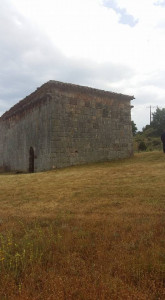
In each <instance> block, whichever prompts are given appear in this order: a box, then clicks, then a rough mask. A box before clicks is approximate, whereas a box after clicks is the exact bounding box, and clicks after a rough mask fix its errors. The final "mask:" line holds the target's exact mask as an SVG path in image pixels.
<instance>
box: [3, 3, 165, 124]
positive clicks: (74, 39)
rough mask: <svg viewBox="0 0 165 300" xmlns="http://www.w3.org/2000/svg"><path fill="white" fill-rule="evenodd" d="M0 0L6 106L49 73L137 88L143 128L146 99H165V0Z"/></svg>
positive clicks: (107, 85) (121, 89) (65, 78)
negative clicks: (142, 110) (142, 109)
mask: <svg viewBox="0 0 165 300" xmlns="http://www.w3.org/2000/svg"><path fill="white" fill-rule="evenodd" d="M0 1H1V2H2V3H1V11H0V44H1V48H0V64H1V71H0V99H1V100H0V103H2V101H3V103H4V101H6V103H7V104H6V107H7V105H9V103H10V104H12V103H14V101H17V100H19V98H20V97H23V96H25V95H26V94H28V93H29V92H31V91H33V90H34V89H35V88H36V86H39V85H40V84H42V83H44V82H45V81H47V80H49V79H56V80H61V81H67V82H73V83H77V84H82V85H89V86H93V87H96V88H104V89H109V90H112V91H116V92H121V93H126V94H131V95H135V97H136V100H135V101H134V106H135V108H134V109H133V112H134V113H133V117H135V119H136V120H137V125H138V127H139V128H141V127H142V125H143V126H144V125H145V123H146V122H148V121H147V120H148V118H147V117H146V119H145V114H144V113H142V112H141V107H143V108H145V107H146V106H147V105H148V104H149V103H150V102H151V104H152V105H153V106H154V105H160V106H163V101H164V100H163V99H164V98H165V88H164V74H165V60H164V53H165V42H164V33H165V32H164V31H165V22H164V19H165V7H164V6H163V4H164V2H163V0H162V1H161V0H157V1H156V0H143V1H136V0H83V1H82V0H47V1H44V0H28V1H27V0H0ZM105 2H106V5H105ZM122 17H123V18H125V19H123V20H122V19H121V18H122ZM130 17H131V18H132V19H129V18H130ZM134 20H138V22H137V21H136V22H134ZM131 22H133V23H131ZM122 23H124V24H122ZM4 24H5V26H4ZM131 24H132V25H131ZM131 26H132V27H131ZM3 109H4V105H3ZM0 110H1V111H2V108H1V107H0ZM144 111H145V109H144ZM146 114H147V113H146ZM142 115H143V116H144V117H143V120H141V119H142V118H141V116H142ZM146 116H147V115H146Z"/></svg>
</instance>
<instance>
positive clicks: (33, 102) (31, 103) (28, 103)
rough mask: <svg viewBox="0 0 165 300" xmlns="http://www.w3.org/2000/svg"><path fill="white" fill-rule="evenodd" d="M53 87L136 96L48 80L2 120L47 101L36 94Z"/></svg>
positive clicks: (82, 91)
mask: <svg viewBox="0 0 165 300" xmlns="http://www.w3.org/2000/svg"><path fill="white" fill-rule="evenodd" d="M53 87H56V88H57V90H60V91H63V92H65V91H66V90H68V89H69V90H70V91H77V92H80V93H92V94H95V95H99V96H100V95H101V96H109V95H113V96H115V97H124V98H126V99H130V100H133V99H134V96H129V95H124V94H121V93H114V92H110V91H105V90H100V89H96V88H93V87H88V86H82V85H77V84H73V83H66V82H61V81H56V80H49V81H48V82H46V83H44V84H42V85H41V86H40V87H38V88H37V89H36V90H35V91H34V92H32V93H31V94H30V95H28V96H26V97H25V98H24V99H22V100H20V101H19V102H17V103H16V104H15V105H14V106H12V107H11V108H10V109H9V110H8V111H6V112H5V113H4V114H3V115H2V116H1V117H0V120H6V119H8V118H10V117H12V116H13V115H16V114H19V113H20V112H22V111H24V110H26V109H28V108H29V107H31V106H35V105H36V103H39V100H40V101H41V100H42V101H43V100H44V101H46V100H47V99H46V98H45V99H44V98H43V97H40V98H39V99H35V96H38V95H39V94H40V96H42V92H43V91H44V90H46V89H47V90H49V89H51V88H53Z"/></svg>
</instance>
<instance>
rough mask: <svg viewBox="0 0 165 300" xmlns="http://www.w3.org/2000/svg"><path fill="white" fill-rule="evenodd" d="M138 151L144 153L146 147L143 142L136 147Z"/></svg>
mask: <svg viewBox="0 0 165 300" xmlns="http://www.w3.org/2000/svg"><path fill="white" fill-rule="evenodd" d="M138 150H139V151H146V150H147V146H146V144H145V142H144V141H141V142H140V143H139V145H138Z"/></svg>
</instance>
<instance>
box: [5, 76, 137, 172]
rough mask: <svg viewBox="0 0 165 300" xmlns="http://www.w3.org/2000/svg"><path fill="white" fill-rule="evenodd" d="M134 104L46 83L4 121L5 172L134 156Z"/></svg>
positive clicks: (113, 96)
mask: <svg viewBox="0 0 165 300" xmlns="http://www.w3.org/2000/svg"><path fill="white" fill-rule="evenodd" d="M132 99H134V97H133V96H127V95H122V94H117V93H112V92H106V91H102V90H98V89H93V88H89V87H83V86H78V85H73V84H68V83H62V82H57V81H53V80H51V81H49V82H47V83H45V84H44V85H42V86H41V87H40V88H38V89H37V90H36V91H35V92H34V93H32V94H31V95H29V96H27V97H26V98H25V99H23V100H22V101H20V102H19V103H17V104H16V105H15V106H13V107H12V108H11V109H10V110H9V111H7V112H6V113H5V114H4V115H3V116H2V117H0V168H1V169H3V170H6V171H7V170H14V171H23V172H28V171H32V172H33V171H35V172H37V171H43V170H51V169H54V168H61V167H66V166H71V165H78V164H85V163H90V162H99V161H109V160H112V159H119V158H126V157H130V156H132V154H133V142H132V127H131V113H130V112H131V105H130V101H131V100H132ZM30 165H32V169H31V167H30Z"/></svg>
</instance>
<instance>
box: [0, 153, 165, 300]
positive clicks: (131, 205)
mask: <svg viewBox="0 0 165 300" xmlns="http://www.w3.org/2000/svg"><path fill="white" fill-rule="evenodd" d="M164 170H165V155H164V154H163V153H162V152H159V151H157V152H148V153H138V154H136V155H135V156H134V157H133V158H131V159H125V160H120V161H113V162H107V163H98V164H91V165H85V166H78V167H71V168H65V169H61V170H54V171H50V172H43V173H34V174H0V204H1V205H0V299H4V300H5V299H12V300H14V299H20V300H25V299H26V300H38V299H39V300H44V299H46V300H56V299H57V300H60V299H67V300H69V299H75V300H80V299H81V300H82V299H84V300H88V299H90V300H96V299H97V300H98V299H101V300H103V299H131V300H132V299H142V300H145V299H146V300H148V299H153V300H155V299H162V300H163V299H164V298H165V286H164V284H165V252H164V249H165V214H164V212H165V211H164V201H165V196H164V195H165V184H164V182H165V171H164Z"/></svg>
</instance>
